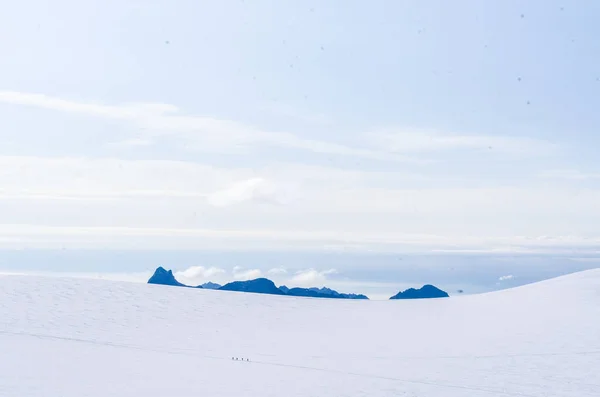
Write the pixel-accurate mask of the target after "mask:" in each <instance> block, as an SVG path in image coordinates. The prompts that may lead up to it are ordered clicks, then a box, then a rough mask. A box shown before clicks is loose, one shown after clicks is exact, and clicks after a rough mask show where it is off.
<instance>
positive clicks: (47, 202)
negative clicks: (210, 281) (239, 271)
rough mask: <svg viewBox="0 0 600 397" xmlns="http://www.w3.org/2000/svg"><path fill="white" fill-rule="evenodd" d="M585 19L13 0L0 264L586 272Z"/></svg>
mask: <svg viewBox="0 0 600 397" xmlns="http://www.w3.org/2000/svg"><path fill="white" fill-rule="evenodd" d="M599 18H600V4H598V3H597V2H595V1H584V0H581V1H572V2H561V1H555V0H543V1H537V0H532V1H529V2H522V1H516V0H515V1H503V2H484V1H475V0H473V1H467V0H457V1H453V2H447V1H442V0H418V1H417V0H415V1H412V0H405V1H396V2H392V1H372V2H370V3H369V4H368V5H367V4H366V3H365V2H359V1H341V0H320V1H312V2H310V1H309V2H306V1H302V2H300V1H280V2H277V3H276V4H274V3H273V2H267V1H259V0H256V1H253V0H241V1H240V0H237V1H227V0H222V1H218V2H217V1H214V2H208V1H195V0H194V1H192V0H190V1H187V0H177V1H166V0H143V1H142V0H130V1H127V2H122V1H116V0H102V1H99V0H89V1H85V2H81V1H74V0H57V1H53V2H51V3H50V2H46V1H41V0H24V1H20V2H11V3H10V4H7V5H6V6H5V7H4V10H3V12H2V13H1V15H0V38H1V39H0V53H1V54H2V57H1V59H2V61H1V62H0V250H2V254H1V255H0V263H1V264H2V267H4V268H9V269H11V270H14V271H19V270H22V269H21V268H25V267H26V263H31V261H32V260H31V258H30V257H29V256H27V255H25V256H18V255H17V256H18V258H21V259H18V258H17V257H15V256H14V254H13V253H11V252H12V251H15V250H21V251H22V250H60V251H63V250H74V251H77V252H79V251H84V252H87V253H88V254H87V257H86V258H87V259H86V260H85V261H84V262H86V263H87V262H89V261H92V262H93V260H92V259H91V258H93V255H94V254H92V253H94V252H95V253H97V252H122V251H148V250H160V251H161V252H171V253H173V252H181V251H189V252H191V251H200V252H202V251H211V252H220V253H225V254H223V255H230V257H229V258H230V259H229V261H230V262H232V263H233V261H238V262H239V258H235V259H234V257H235V256H231V255H233V254H232V252H234V251H237V252H254V253H256V252H262V253H277V252H288V253H289V255H287V257H286V256H285V255H284V256H283V257H282V258H280V259H278V260H280V262H282V264H281V265H277V266H275V267H273V268H267V267H268V266H267V265H265V266H266V267H265V268H264V270H262V274H269V273H268V271H269V270H271V269H275V268H278V267H279V266H285V263H286V262H287V261H291V258H292V257H293V256H294V255H296V254H295V253H299V255H309V253H314V252H321V253H323V255H327V254H326V253H331V252H334V253H340V252H341V253H343V254H344V255H347V257H348V258H354V259H352V260H350V259H349V260H348V261H349V262H352V261H354V263H359V262H360V263H363V262H361V261H360V260H358V259H356V255H362V254H365V253H368V254H369V255H375V254H380V255H381V256H380V258H383V257H384V256H385V255H392V254H394V255H396V254H403V255H405V254H411V255H419V254H425V255H434V256H435V255H438V254H448V255H450V254H453V255H463V257H464V255H470V254H478V255H483V257H485V258H487V259H486V260H485V261H483V262H486V261H487V262H486V263H485V264H483V262H482V264H480V266H487V267H488V268H491V269H492V270H490V277H491V278H490V279H492V278H493V279H494V280H495V281H497V280H498V279H499V278H500V277H504V276H509V275H510V274H501V272H500V271H499V270H497V268H495V267H494V266H495V265H494V264H489V263H488V262H489V258H490V257H491V256H493V255H523V256H527V255H538V256H539V255H541V256H544V257H551V258H558V257H560V258H567V259H565V260H567V261H569V260H571V259H573V258H574V259H575V260H576V261H579V262H577V263H583V262H585V263H588V264H589V263H594V261H595V260H596V259H594V258H597V257H598V256H599V255H600V254H599V252H600V233H599V232H598V228H597V225H598V224H599V221H600V205H599V204H598V203H599V202H600V163H599V162H598V160H597V150H596V148H597V147H599V145H600V135H599V134H598V132H597V130H598V126H600V113H598V112H597V111H596V110H597V109H598V105H599V102H600V56H599V55H598V54H600V42H598V40H596V38H597V37H598V35H600V30H599V28H598V27H597V23H596V22H597V21H598V20H599ZM115 255H116V254H115ZM144 255H145V254H144ZM190 255H191V256H189V260H190V261H192V262H193V261H194V260H196V259H197V258H196V257H195V256H194V255H203V254H201V253H200V254H194V255H192V254H190ZM311 255H312V254H311ZM353 255H354V256H353ZM485 255H487V256H485ZM553 255H554V256H553ZM67 256H68V255H67ZM42 257H43V256H42ZM61 258H62V257H61ZM115 258H117V256H113V257H112V259H108V258H107V259H106V261H105V262H103V263H104V265H102V264H98V266H96V268H94V269H89V268H88V267H86V270H90V271H91V270H93V271H98V272H102V271H105V270H106V269H105V268H106V267H107V266H108V265H107V263H108V262H111V263H114V262H115V261H117V259H115ZM137 258H138V259H137V260H138V261H141V260H142V259H141V258H142V256H138V257H137ZM144 258H145V257H144ZM211 258H212V260H215V258H213V257H211ZM264 258H267V257H266V256H265V257H264ZM286 258H287V259H286ZM306 258H308V257H306ZM444 258H446V257H444ZM62 259H65V260H66V259H68V258H67V257H64V258H62ZM198 260H200V259H198ZM307 260H308V259H307ZM328 261H329V259H327V257H326V256H321V257H320V259H319V260H317V259H314V258H313V259H312V262H311V264H307V265H304V267H302V266H300V265H298V266H299V268H298V269H299V270H296V271H297V272H301V273H302V274H303V273H307V272H308V273H310V271H311V270H315V271H316V272H317V273H319V274H321V273H323V272H327V271H329V270H331V269H332V268H329V266H328V265H327V262H328ZM378 261H379V262H378ZM581 261H583V262H581ZM66 262H68V260H66ZM66 262H63V261H59V260H57V261H55V262H53V263H51V264H50V265H49V267H50V268H49V269H47V270H55V271H72V270H73V269H71V267H73V266H75V265H74V264H73V263H75V262H73V263H71V262H69V264H68V265H67V264H66ZM265 262H269V259H265ZM367 262H369V265H367V264H365V265H364V266H366V268H365V269H368V268H369V266H374V265H373V263H374V262H377V263H379V264H381V266H379V267H380V268H381V269H380V270H379V271H381V272H383V273H380V274H384V273H385V272H386V271H387V272H393V271H394V269H396V268H397V267H398V265H397V264H391V263H390V264H387V262H386V260H384V259H378V260H369V261H367ZM434 262H436V263H438V265H439V266H446V265H447V263H448V262H447V260H446V259H444V260H439V261H434ZM526 262H527V261H525V262H521V263H522V266H526ZM79 263H81V262H79ZM118 263H119V269H111V271H113V270H118V271H122V272H129V271H137V270H138V269H137V267H136V266H137V265H136V266H134V265H129V264H128V263H126V262H118ZM365 263H366V262H365ZM440 263H441V264H440ZM527 263H528V262H527ZM561 263H563V262H561ZM313 264H317V265H318V266H319V268H318V269H313V266H312V265H313ZM383 264H386V265H385V266H384V265H383ZM153 265H154V263H152V264H147V265H146V267H147V268H151V267H152V266H153ZM230 265H231V266H230ZM186 266H187V265H184V264H183V263H181V270H180V271H182V272H183V271H185V269H186V268H187V267H186ZM189 266H192V268H193V266H203V268H205V269H208V268H210V267H211V266H210V264H208V263H200V264H198V263H194V264H189ZM189 266H188V267H189ZM228 266H230V267H229V268H228V270H227V272H229V273H228V275H229V277H230V278H231V277H232V276H233V277H236V275H235V272H234V268H235V266H247V265H246V264H243V263H242V264H236V265H233V264H228ZM269 266H270V265H269ZM560 266H562V267H560ZM43 267H44V268H45V267H47V264H44V265H43ZM345 267H346V268H347V269H350V268H352V265H350V264H348V262H346V264H344V263H339V264H338V265H337V267H336V269H335V271H336V272H337V273H338V274H343V273H344V271H346V270H347V269H346V270H345ZM446 267H447V266H446ZM134 268H135V269H134ZM555 269H556V271H564V269H566V267H565V266H564V265H560V264H556V268H555ZM250 270H253V269H250ZM254 270H256V269H254ZM363 270H364V269H363ZM286 271H288V270H287V269H286ZM348 271H349V270H348ZM365 271H366V270H365ZM371 273H372V272H371V271H369V274H371ZM254 274H256V273H254ZM333 274H334V273H333V272H330V273H328V274H324V273H323V274H322V277H321V276H318V275H315V277H314V278H313V279H312V280H314V282H317V281H322V280H326V279H328V278H330V276H331V275H333ZM540 274H542V273H540ZM294 275H296V273H291V274H289V277H288V279H287V281H290V279H293V277H294ZM313 275H314V273H313ZM320 277H321V278H320ZM372 277H375V278H376V277H379V276H372ZM381 277H383V276H381ZM507 280H509V279H505V280H503V281H507ZM363 281H364V280H363Z"/></svg>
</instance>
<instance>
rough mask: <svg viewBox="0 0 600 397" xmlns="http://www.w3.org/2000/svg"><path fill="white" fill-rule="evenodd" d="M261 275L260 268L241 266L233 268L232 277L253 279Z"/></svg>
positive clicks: (241, 279)
mask: <svg viewBox="0 0 600 397" xmlns="http://www.w3.org/2000/svg"><path fill="white" fill-rule="evenodd" d="M261 276H262V272H261V271H260V269H244V268H242V267H241V266H236V267H234V268H233V278H234V279H236V280H240V281H244V280H254V279H256V278H259V277H261Z"/></svg>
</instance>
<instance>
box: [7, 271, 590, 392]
mask: <svg viewBox="0 0 600 397" xmlns="http://www.w3.org/2000/svg"><path fill="white" fill-rule="evenodd" d="M599 303H600V272H599V271H588V272H583V273H578V274H575V275H570V276H566V277H562V278H560V279H554V280H549V281H547V282H543V283H538V284H533V285H530V286H525V287H521V288H518V289H514V290H506V291H501V292H497V293H490V294H482V295H477V296H466V297H460V298H449V299H444V300H428V301H409V302H406V301H403V302H353V301H339V300H323V299H310V298H308V299H307V298H289V297H276V296H265V295H255V294H240V293H231V292H223V291H202V290H188V289H180V288H172V287H162V286H150V285H136V284H128V283H117V282H108V281H91V280H71V279H52V278H38V277H22V276H10V277H0V317H1V318H2V325H1V326H0V357H2V360H0V396H20V397H29V396H91V397H100V396H102V397H104V396H106V395H111V396H144V397H159V396H165V397H178V396H182V397H187V396H192V395H194V396H196V395H198V394H197V393H198V392H199V391H202V393H203V395H210V396H240V395H244V396H271V395H273V396H275V395H278V396H279V395H281V394H284V393H285V394H286V395H287V396H312V395H314V396H320V395H322V394H323V393H328V394H333V395H336V396H362V395H364V396H388V395H389V396H392V395H394V396H444V397H453V396H456V397H459V396H490V395H499V396H502V395H504V396H523V397H541V396H577V397H579V396H582V397H585V396H598V395H600V375H598V374H599V373H600V320H598V318H600V310H599V306H600V305H598V304H599ZM438 325H443V326H438ZM232 357H238V358H242V357H243V358H248V359H250V361H249V362H248V361H239V360H238V361H236V360H232Z"/></svg>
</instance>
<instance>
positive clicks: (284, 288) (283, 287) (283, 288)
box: [279, 285, 290, 294]
mask: <svg viewBox="0 0 600 397" xmlns="http://www.w3.org/2000/svg"><path fill="white" fill-rule="evenodd" d="M279 289H280V290H282V291H283V292H285V293H286V294H287V293H288V292H289V290H290V289H289V288H288V287H286V286H285V285H282V286H281V287H279Z"/></svg>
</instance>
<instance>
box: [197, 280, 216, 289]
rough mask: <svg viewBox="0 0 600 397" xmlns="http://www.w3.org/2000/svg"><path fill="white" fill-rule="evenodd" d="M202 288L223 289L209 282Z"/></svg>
mask: <svg viewBox="0 0 600 397" xmlns="http://www.w3.org/2000/svg"><path fill="white" fill-rule="evenodd" d="M200 287H202V288H204V289H219V288H221V284H217V283H211V282H210V281H209V282H208V283H204V284H202V285H201V286H200Z"/></svg>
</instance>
